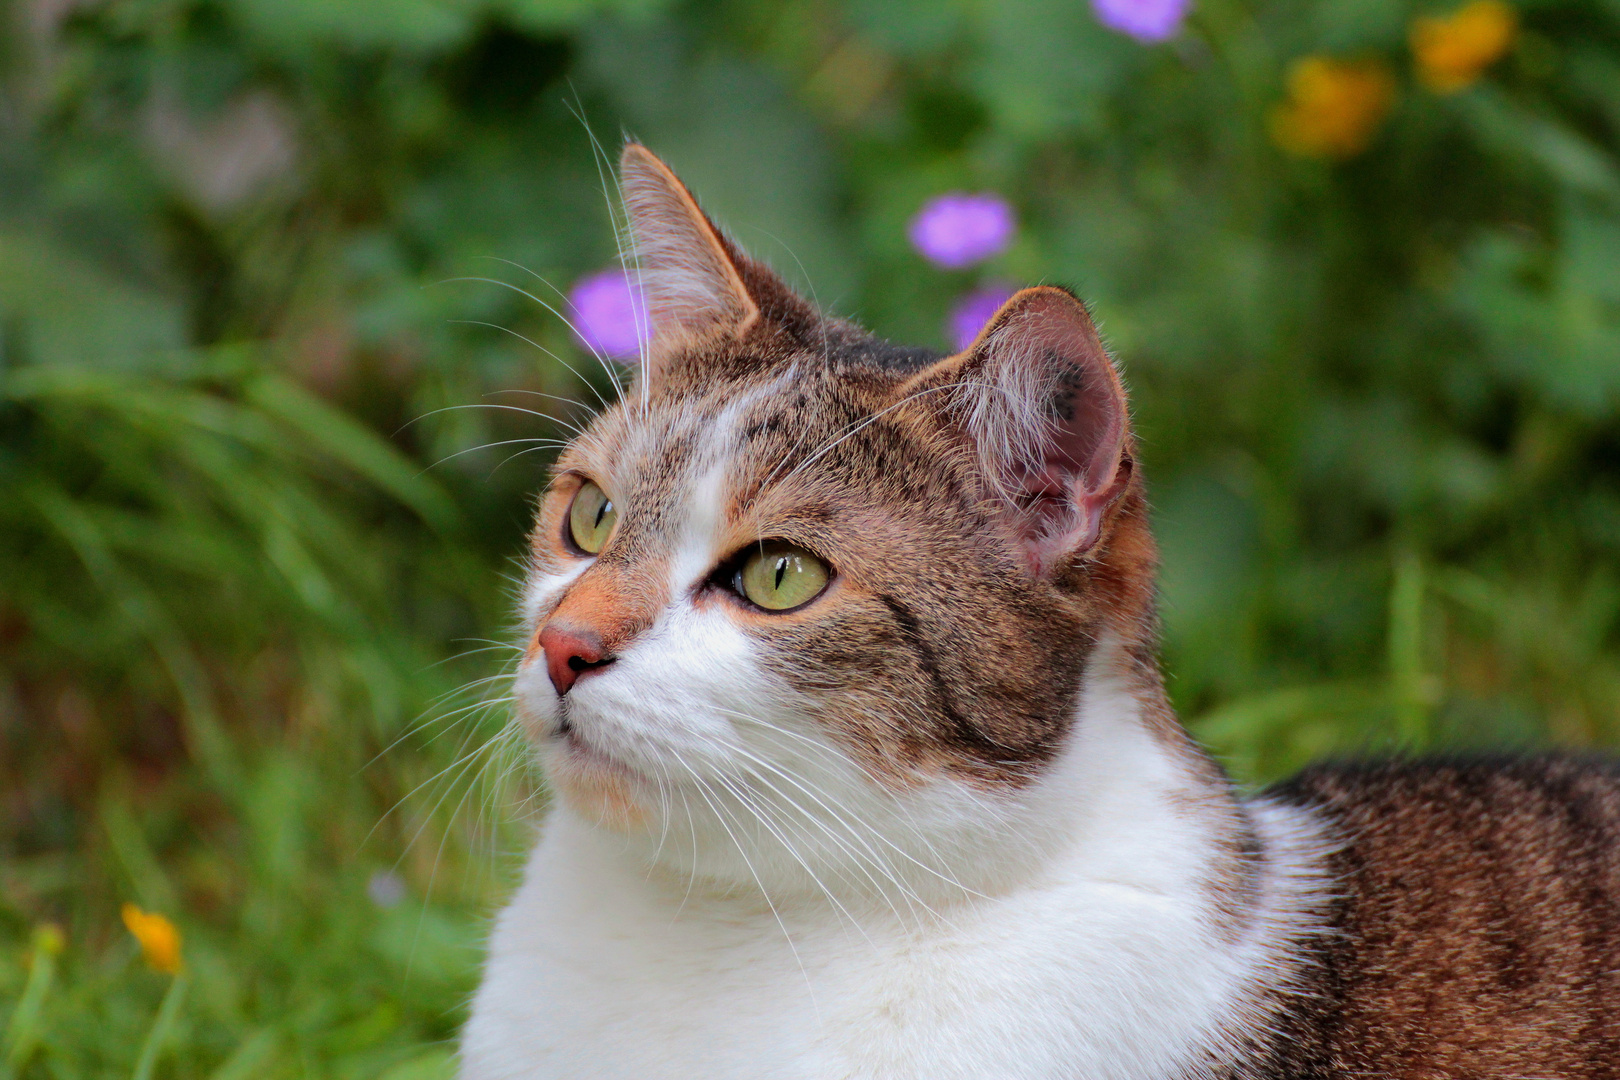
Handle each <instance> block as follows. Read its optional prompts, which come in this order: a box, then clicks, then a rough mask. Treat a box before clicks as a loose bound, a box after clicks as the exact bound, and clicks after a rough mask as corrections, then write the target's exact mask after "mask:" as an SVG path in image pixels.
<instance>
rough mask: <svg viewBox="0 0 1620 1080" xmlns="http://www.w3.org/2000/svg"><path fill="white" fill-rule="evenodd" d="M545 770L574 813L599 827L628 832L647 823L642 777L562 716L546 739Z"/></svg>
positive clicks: (644, 783) (646, 785) (645, 785)
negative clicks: (642, 798)
mask: <svg viewBox="0 0 1620 1080" xmlns="http://www.w3.org/2000/svg"><path fill="white" fill-rule="evenodd" d="M547 742H548V743H549V746H548V749H549V750H550V753H548V754H546V758H547V762H546V766H547V767H546V772H547V774H548V775H549V776H550V778H551V782H552V785H553V787H554V788H555V789H556V791H557V792H558V793H559V794H560V795H562V797H563V798H564V799H565V800H566V801H567V802H568V804H569V805H570V806H572V807H573V808H574V809H575V810H577V811H579V812H580V813H581V814H583V815H585V816H586V817H587V818H590V819H593V820H595V821H596V823H597V824H599V825H601V826H602V827H604V828H608V829H614V830H617V831H631V830H636V829H639V828H642V827H644V826H645V825H646V823H647V810H646V808H645V807H644V806H643V805H642V800H641V796H642V793H643V792H644V791H646V790H648V782H647V779H646V777H645V776H644V775H643V774H642V773H641V772H640V771H638V770H637V769H635V768H633V767H632V766H630V765H627V764H625V763H624V761H622V760H620V759H619V758H618V757H617V756H615V755H614V754H611V753H609V752H607V751H606V750H603V749H602V748H601V747H599V746H596V745H594V744H593V743H591V742H589V741H587V740H586V738H585V737H584V736H583V735H581V733H580V730H579V728H578V726H576V725H574V724H571V723H569V722H568V720H567V719H566V718H561V719H559V721H558V724H557V727H556V729H555V730H554V732H553V733H552V735H551V737H550V738H549V739H548V740H547Z"/></svg>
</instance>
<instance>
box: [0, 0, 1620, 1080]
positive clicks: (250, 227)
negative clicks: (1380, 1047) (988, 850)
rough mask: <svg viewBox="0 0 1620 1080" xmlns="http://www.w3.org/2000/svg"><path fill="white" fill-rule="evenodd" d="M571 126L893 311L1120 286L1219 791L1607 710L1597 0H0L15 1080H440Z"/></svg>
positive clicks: (1602, 141) (605, 311)
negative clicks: (1056, 288)
mask: <svg viewBox="0 0 1620 1080" xmlns="http://www.w3.org/2000/svg"><path fill="white" fill-rule="evenodd" d="M593 134H594V137H595V138H596V139H598V140H600V143H601V144H602V146H604V147H605V148H606V153H607V156H608V157H609V158H611V157H613V156H615V155H616V151H617V147H618V145H619V143H620V141H621V139H622V138H623V137H624V135H625V134H633V135H635V136H637V137H639V138H641V139H643V140H644V141H646V142H647V143H648V144H649V145H650V146H651V147H652V148H653V149H654V150H655V151H657V152H658V153H660V154H662V155H665V156H666V158H667V159H668V160H669V161H670V162H671V163H672V164H673V165H674V166H675V167H676V169H677V170H678V171H679V172H680V173H681V174H682V175H683V176H684V177H685V179H686V180H687V181H688V182H689V183H690V184H691V185H692V186H693V188H694V189H695V190H696V191H697V192H698V193H699V195H700V197H701V198H702V199H703V200H704V202H705V204H706V205H707V206H708V207H709V209H710V210H711V211H712V212H713V213H714V215H715V216H716V217H717V219H719V220H720V221H721V222H722V224H723V225H725V226H726V227H727V228H729V229H730V230H731V231H732V232H733V233H734V235H735V236H736V237H737V238H738V239H739V240H740V241H741V242H742V243H743V244H744V245H745V246H746V247H748V248H749V249H750V250H752V251H753V252H754V253H756V254H757V255H759V256H760V257H762V258H764V259H765V260H767V261H768V262H770V263H771V264H772V265H773V266H775V267H776V268H777V269H778V270H779V271H781V272H782V273H783V274H784V275H785V276H787V277H788V278H789V279H790V280H792V281H794V282H795V283H797V284H798V285H799V286H800V287H801V288H802V289H803V290H804V291H805V292H806V293H807V294H810V295H813V296H814V297H815V298H816V299H817V300H818V302H819V303H820V304H821V305H822V306H823V307H825V308H827V309H830V310H832V311H834V312H837V313H839V314H842V315H846V316H852V317H854V318H857V319H859V320H860V321H862V322H864V323H865V324H866V325H868V326H870V327H871V328H873V329H874V330H876V331H877V332H879V333H881V334H884V335H886V336H889V337H892V338H896V339H899V340H902V341H906V342H914V343H925V344H930V345H935V346H939V347H947V346H949V345H950V344H951V343H952V341H953V340H954V338H956V337H957V336H958V335H960V334H962V333H968V334H971V332H972V331H973V329H975V328H976V325H977V323H976V320H979V319H982V318H983V315H984V312H985V311H986V309H987V307H993V305H994V302H995V299H996V297H997V295H998V294H999V293H1001V292H1002V291H1003V290H1005V289H1007V288H1009V287H1011V286H1013V285H1016V284H1024V283H1034V282H1042V281H1045V282H1058V283H1063V284H1067V285H1069V286H1071V287H1073V288H1074V289H1076V290H1077V291H1078V292H1079V293H1080V294H1081V295H1082V296H1084V297H1086V298H1087V299H1088V300H1090V301H1091V302H1092V303H1093V305H1094V308H1095V311H1096V313H1097V316H1098V319H1099V321H1100V324H1101V326H1102V328H1103V330H1104V332H1105V334H1106V335H1107V337H1108V339H1109V340H1110V342H1111V343H1112V345H1113V347H1114V348H1115V349H1116V351H1117V354H1118V356H1119V358H1120V361H1121V363H1122V365H1123V368H1124V370H1125V372H1126V376H1127V380H1128V383H1129V385H1130V387H1131V390H1132V393H1133V403H1134V409H1135V413H1136V422H1137V426H1138V429H1139V431H1140V433H1141V439H1142V446H1143V455H1144V458H1145V464H1146V474H1147V477H1148V479H1149V483H1150V487H1151V492H1152V496H1153V499H1154V502H1155V505H1156V513H1157V516H1158V529H1159V533H1160V536H1161V538H1162V542H1163V549H1164V574H1163V594H1164V609H1163V614H1164V622H1165V634H1166V647H1165V660H1166V665H1167V670H1168V672H1169V675H1170V688H1171V692H1172V694H1173V696H1174V699H1175V701H1176V704H1177V705H1178V707H1179V708H1180V709H1181V711H1182V713H1183V715H1184V716H1185V717H1186V718H1187V719H1188V721H1189V723H1190V724H1191V725H1192V726H1193V728H1194V730H1195V731H1197V732H1198V733H1199V734H1200V735H1201V736H1202V737H1203V738H1205V739H1206V740H1208V741H1209V742H1210V743H1211V744H1212V745H1213V746H1214V747H1215V748H1216V749H1217V751H1218V752H1219V753H1220V754H1221V756H1222V758H1223V760H1224V761H1226V763H1227V764H1228V766H1229V767H1230V768H1231V769H1232V771H1233V772H1234V774H1235V775H1236V776H1237V777H1238V778H1239V780H1240V781H1241V782H1243V783H1245V784H1260V783H1263V782H1265V781H1267V780H1270V779H1273V778H1276V777H1278V776H1280V775H1282V774H1284V773H1286V772H1287V771H1288V770H1290V769H1293V768H1295V767H1297V766H1298V765H1299V764H1300V763H1302V762H1304V761H1306V760H1308V759H1310V758H1312V757H1316V756H1321V755H1324V754H1332V753H1347V752H1357V751H1373V752H1376V751H1389V750H1391V749H1395V748H1411V749H1420V748H1436V747H1439V748H1447V747H1522V746H1538V745H1547V744H1559V745H1567V746H1577V747H1606V746H1614V745H1615V744H1616V741H1617V739H1620V622H1617V619H1620V2H1617V0H1520V2H1517V3H1514V4H1513V5H1512V6H1509V5H1507V4H1503V3H1500V2H1498V0H1477V2H1474V3H1468V4H1458V3H1455V2H1443V3H1427V2H1424V3H1419V2H1409V0H1194V2H1193V3H1191V5H1189V4H1188V3H1186V0H1094V2H1093V0H926V2H925V0H774V2H766V0H758V2H744V0H709V2H697V0H686V2H680V0H344V2H342V3H338V2H330V0H10V2H4V0H0V1024H3V1025H5V1026H4V1028H3V1030H0V1037H3V1040H4V1041H3V1042H0V1051H3V1056H0V1077H12V1078H23V1077H26V1078H40V1077H64V1078H65V1077H108V1076H120V1077H121V1076H134V1077H137V1078H138V1080H148V1078H150V1077H158V1076H161V1077H212V1078H215V1080H244V1078H249V1077H293V1076H298V1077H376V1076H382V1077H387V1078H388V1080H431V1078H443V1077H448V1076H449V1075H450V1072H451V1051H452V1047H453V1043H452V1039H453V1036H454V1032H455V1030H456V1026H457V1024H458V1023H459V1021H460V1019H461V1017H462V1016H463V1010H464V1006H465V1002H466V1000H467V995H468V994H469V993H470V991H471V989H472V987H473V986H474V984H475V980H476V973H477V965H478V959H479V943H480V940H481V936H482V934H483V931H484V927H485V926H486V925H487V919H488V917H489V914H490V912H491V911H492V910H493V907H494V905H495V904H496V903H497V902H498V900H499V897H500V896H501V895H502V893H503V890H504V889H505V888H506V887H508V885H509V884H510V882H511V881H512V878H513V874H514V871H515V868H516V866H517V862H516V858H517V856H518V855H520V854H521V847H522V843H523V837H524V835H525V831H524V826H523V824H522V822H523V821H524V819H525V816H526V815H531V814H532V813H533V812H535V810H536V808H537V807H539V806H542V805H543V801H544V795H543V792H542V791H540V790H538V789H537V788H536V787H535V786H534V785H533V783H532V781H531V780H530V778H528V777H527V776H526V774H525V773H524V771H523V769H522V767H521V762H520V760H519V757H518V755H516V754H514V753H512V750H513V748H512V747H510V746H508V745H507V744H505V743H503V741H502V740H501V738H500V732H501V730H502V723H503V720H504V714H503V712H502V703H501V698H502V696H503V695H504V693H505V689H504V686H503V683H502V681H501V679H502V675H503V672H505V671H507V670H509V666H510V659H511V655H512V652H511V649H510V647H509V646H510V642H511V641H512V636H511V618H510V604H511V595H512V590H513V581H514V574H515V565H514V562H513V558H514V556H515V554H516V553H517V552H518V551H519V550H520V547H521V544H522V537H523V533H524V530H525V526H526V522H527V519H528V513H529V499H530V496H531V494H532V493H533V492H534V491H535V490H536V489H537V487H538V486H539V485H540V484H541V483H542V482H543V477H544V472H545V467H546V464H547V460H548V457H549V455H550V453H551V450H550V449H549V445H550V442H549V441H550V440H555V439H557V438H559V437H566V436H567V433H568V430H569V427H570V425H572V424H574V423H577V422H578V421H579V420H580V419H581V417H583V416H585V415H587V414H588V413H589V411H590V408H591V406H592V404H593V403H594V402H595V401H596V399H597V395H598V394H605V393H607V392H609V386H610V384H609V382H608V380H607V378H606V377H605V375H604V374H603V368H602V367H601V366H600V365H597V364H596V362H595V361H594V360H593V359H592V357H591V355H590V353H589V352H588V351H587V350H586V349H585V348H584V347H583V346H582V344H581V343H580V341H579V340H578V339H577V338H576V336H575V334H574V333H573V332H571V331H570V330H569V328H568V327H567V326H566V325H565V324H564V322H563V321H562V320H561V319H560V318H559V317H558V316H557V315H556V314H554V313H553V312H552V311H550V310H548V305H549V306H550V307H552V308H556V309H558V310H561V311H563V312H565V313H567V312H570V311H573V312H574V314H575V317H576V321H577V322H579V323H580V327H581V330H582V331H583V332H584V333H585V334H586V336H587V337H590V338H591V340H593V341H594V342H595V343H597V344H599V345H602V346H604V347H606V348H609V349H613V348H622V347H623V343H622V339H623V337H624V334H623V327H622V326H617V327H616V326H615V325H614V322H613V320H614V319H615V317H616V316H615V315H614V312H615V311H621V312H622V310H623V308H624V306H625V304H623V303H618V300H624V299H625V297H623V296H622V295H619V296H618V297H617V300H616V294H615V293H614V288H615V287H617V288H618V289H619V290H620V293H621V294H622V290H623V284H622V281H620V280H619V279H617V278H614V277H612V275H611V274H610V275H608V276H607V277H602V276H600V275H601V274H602V272H603V271H604V270H610V269H611V268H612V267H613V265H614V263H615V256H616V248H615V244H614V233H613V230H612V227H611V224H610V220H611V219H610V213H609V198H608V189H607V188H606V187H605V185H604V180H603V172H602V158H601V154H600V153H599V152H597V151H596V150H595V149H594V147H593ZM565 294H566V295H571V296H572V298H573V300H574V302H575V304H576V305H577V310H576V309H571V308H570V307H569V305H568V304H567V303H565V301H564V296H565ZM542 301H543V303H542ZM616 304H617V306H616ZM615 335H617V336H615ZM631 344H632V345H633V335H632V339H631ZM547 395H549V396H547ZM574 403H577V404H574ZM531 440H532V441H531ZM125 905H131V906H128V907H126V906H125Z"/></svg>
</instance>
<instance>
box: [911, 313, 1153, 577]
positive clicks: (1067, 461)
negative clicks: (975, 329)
mask: <svg viewBox="0 0 1620 1080" xmlns="http://www.w3.org/2000/svg"><path fill="white" fill-rule="evenodd" d="M929 386H938V387H939V388H940V390H941V391H942V392H941V394H940V395H939V396H941V397H943V398H945V399H946V401H947V405H946V407H947V408H949V409H950V410H951V411H952V412H953V414H954V419H955V420H956V424H957V426H958V427H959V429H960V430H962V431H964V432H965V433H966V435H967V437H968V438H969V439H970V440H971V441H972V443H973V446H974V449H975V451H976V453H977V456H978V458H979V462H980V465H981V468H982V470H983V472H984V475H985V479H986V480H987V481H988V482H989V483H990V484H991V485H993V486H994V488H995V489H996V490H997V491H998V492H999V493H1000V494H1001V496H1002V497H1003V498H1004V499H1005V500H1006V502H1007V505H1008V511H1009V515H1010V517H1011V519H1012V524H1013V531H1014V533H1015V534H1016V536H1017V538H1018V542H1019V544H1020V545H1021V547H1022V550H1023V554H1024V556H1025V559H1026V561H1027V563H1028V564H1029V566H1030V567H1031V569H1033V570H1034V571H1036V572H1037V573H1047V572H1050V571H1051V570H1052V569H1053V568H1054V567H1055V566H1057V565H1058V564H1060V563H1063V562H1066V561H1067V560H1069V559H1071V558H1073V557H1075V556H1078V555H1083V554H1084V553H1085V552H1087V551H1088V550H1090V549H1091V548H1092V547H1093V546H1095V545H1096V543H1097V541H1098V539H1099V538H1100V537H1101V534H1102V525H1103V521H1104V518H1105V516H1106V514H1107V511H1108V509H1109V508H1110V507H1111V506H1112V505H1113V503H1114V502H1115V501H1116V500H1117V499H1118V497H1119V495H1120V494H1121V493H1122V492H1123V490H1124V489H1125V486H1126V484H1127V483H1128V481H1129V479H1130V473H1131V467H1130V463H1129V461H1128V460H1127V458H1126V448H1127V444H1128V440H1129V414H1128V410H1127V405H1126V400H1125V389H1124V386H1123V384H1122V383H1121V382H1120V378H1119V374H1118V372H1117V371H1115V369H1114V364H1113V361H1112V360H1110V359H1109V357H1108V352H1107V350H1106V349H1105V348H1104V347H1103V344H1102V340H1101V338H1100V337H1099V336H1098V334H1097V329H1096V326H1095V325H1094V324H1093V323H1092V321H1091V316H1090V314H1089V313H1088V312H1087V311H1086V309H1085V306H1084V305H1083V304H1081V303H1080V301H1079V300H1078V299H1076V298H1075V297H1074V295H1073V294H1071V293H1069V292H1067V291H1066V290H1063V289H1059V288H1053V287H1049V286H1042V287H1039V288H1034V289H1025V290H1023V291H1022V292H1020V293H1018V294H1017V295H1016V296H1014V297H1013V298H1012V299H1010V300H1008V301H1007V303H1006V304H1005V305H1004V306H1003V307H1002V308H1001V310H1000V311H998V312H997V313H996V315H995V317H994V318H992V319H991V320H990V322H989V323H988V324H987V325H986V326H985V328H984V330H983V331H981V332H980V334H979V337H978V339H977V340H975V341H974V342H973V344H972V345H970V346H969V347H968V348H967V349H966V350H965V351H964V352H962V353H960V354H958V355H956V356H953V357H950V358H948V359H946V360H943V361H941V362H940V363H939V364H938V365H936V367H935V368H934V369H931V370H929V371H925V372H922V373H920V375H919V376H918V377H917V378H916V379H914V380H913V383H912V392H915V388H916V387H924V388H926V387H929ZM930 396H934V395H932V394H930Z"/></svg>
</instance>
